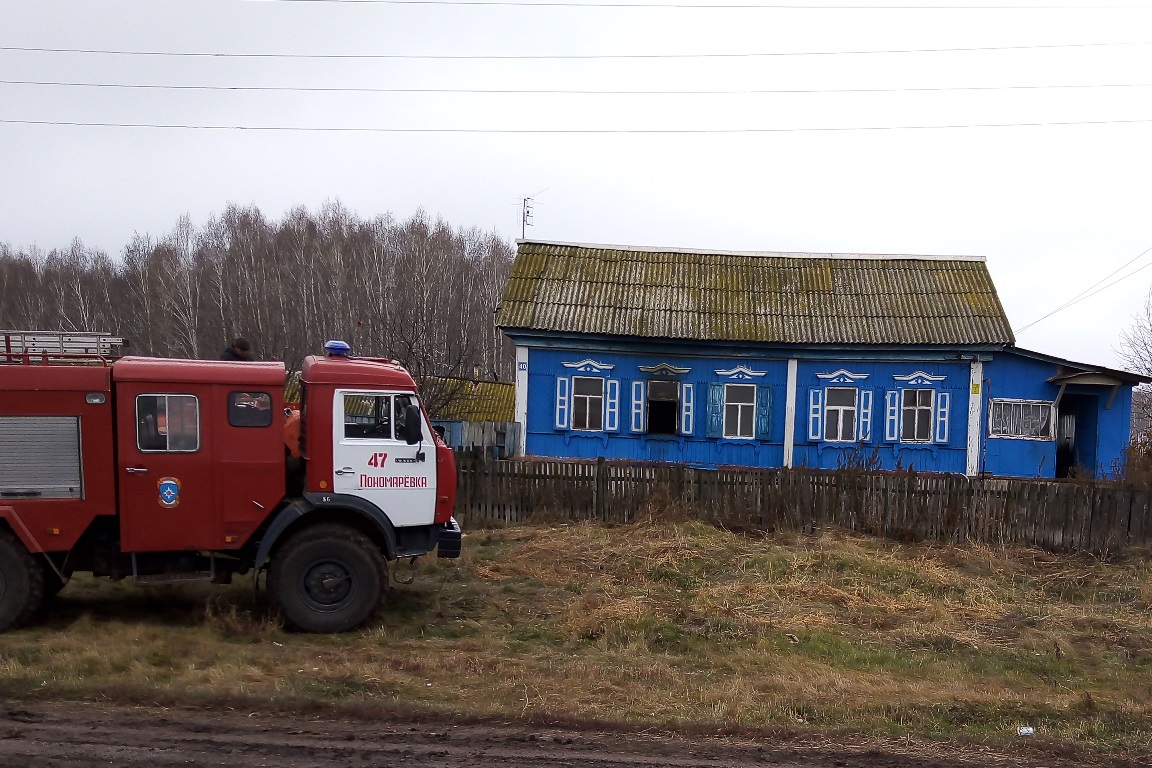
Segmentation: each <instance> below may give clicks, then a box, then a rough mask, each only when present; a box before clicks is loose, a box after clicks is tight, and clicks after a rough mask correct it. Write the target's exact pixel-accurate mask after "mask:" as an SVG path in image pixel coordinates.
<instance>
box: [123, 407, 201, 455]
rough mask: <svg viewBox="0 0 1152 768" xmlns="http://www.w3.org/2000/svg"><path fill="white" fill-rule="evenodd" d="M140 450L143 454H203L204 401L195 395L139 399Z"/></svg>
mask: <svg viewBox="0 0 1152 768" xmlns="http://www.w3.org/2000/svg"><path fill="white" fill-rule="evenodd" d="M136 447H137V448H139V449H140V450H141V451H143V452H152V453H157V452H162V453H195V452H196V451H198V450H200V401H199V400H198V399H197V398H196V397H195V396H194V395H139V396H137V398H136Z"/></svg>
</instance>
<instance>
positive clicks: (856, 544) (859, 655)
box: [0, 515, 1152, 750]
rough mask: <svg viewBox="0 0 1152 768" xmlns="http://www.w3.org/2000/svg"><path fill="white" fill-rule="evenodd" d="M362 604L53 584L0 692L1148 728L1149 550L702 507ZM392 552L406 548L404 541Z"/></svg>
mask: <svg viewBox="0 0 1152 768" xmlns="http://www.w3.org/2000/svg"><path fill="white" fill-rule="evenodd" d="M464 551H465V555H464V557H463V559H462V560H461V561H460V562H459V563H451V562H444V561H440V562H437V561H430V562H427V563H423V564H422V565H420V566H418V568H417V570H416V578H415V581H414V583H413V584H412V585H410V586H400V587H396V588H395V590H394V593H393V595H392V601H391V604H390V606H389V608H388V609H387V610H385V611H384V613H383V615H382V616H381V618H380V620H379V621H378V622H377V623H376V624H374V625H373V626H371V627H369V628H366V629H364V630H362V631H360V632H357V633H352V634H349V635H343V636H336V637H318V636H308V635H294V634H288V633H285V632H283V631H282V630H281V629H280V627H279V624H278V623H277V621H276V619H275V617H274V616H271V615H269V612H268V608H267V604H266V602H265V601H264V599H263V597H262V596H260V597H254V596H253V593H252V590H251V585H250V584H244V585H240V584H237V585H235V586H233V587H230V588H215V589H212V588H208V587H204V588H188V589H184V590H176V589H172V588H165V589H163V590H162V591H156V590H151V591H149V590H145V589H142V588H135V587H130V586H127V585H117V584H109V583H105V582H99V581H95V580H78V581H77V582H75V583H73V584H71V585H69V586H68V587H67V588H66V589H65V590H64V592H63V593H61V596H60V599H59V601H58V603H57V604H56V606H55V607H54V608H53V609H52V611H51V612H49V613H48V614H47V615H46V616H45V618H44V620H43V621H42V622H41V623H40V624H39V625H37V626H34V627H30V628H28V629H24V630H21V631H19V632H14V633H10V634H8V635H5V636H0V692H3V693H7V694H8V695H20V696H46V697H93V696H96V697H106V698H109V699H112V700H117V701H121V700H123V701H132V702H139V701H144V702H147V701H149V700H156V701H165V702H171V701H179V700H196V701H211V700H213V699H215V700H218V701H237V700H242V701H246V702H255V703H260V702H263V703H265V704H267V705H269V706H279V707H305V706H314V705H317V704H320V705H332V706H337V705H351V704H355V705H357V706H377V707H388V708H392V709H406V708H418V709H425V710H435V711H440V712H447V713H455V714H463V715H478V716H497V717H529V718H536V719H545V718H553V719H563V720H573V719H575V720H580V719H583V720H597V721H616V722H629V723H652V724H662V725H679V726H686V725H694V726H710V727H716V728H762V727H780V726H789V727H801V728H819V729H827V730H830V731H854V732H868V733H883V734H917V735H922V736H929V737H946V738H952V737H956V736H957V735H959V736H962V737H971V738H990V739H993V740H995V739H999V738H1007V737H1009V735H1010V734H1012V733H1014V730H1015V728H1016V726H1018V725H1031V726H1033V727H1035V728H1036V729H1037V732H1038V733H1039V734H1042V735H1043V736H1044V737H1046V738H1055V739H1063V740H1071V741H1075V742H1077V743H1078V744H1079V745H1082V746H1087V747H1089V748H1092V749H1100V750H1117V749H1124V750H1143V749H1148V748H1149V747H1150V745H1152V704H1150V702H1152V612H1150V610H1149V609H1150V608H1152V557H1150V556H1149V554H1148V553H1129V554H1127V555H1126V556H1125V557H1123V558H1120V559H1119V560H1117V561H1115V562H1108V563H1106V562H1099V561H1095V560H1091V559H1085V558H1079V557H1070V556H1055V555H1050V554H1046V553H1043V552H1039V551H1033V550H998V549H991V548H988V547H982V546H969V547H963V548H957V547H934V546H927V545H902V544H896V543H893V542H887V541H881V540H876V539H871V538H864V537H856V536H849V535H844V534H842V533H836V532H833V533H827V534H824V535H820V536H816V537H799V536H795V535H791V536H779V537H773V538H768V539H759V538H753V537H748V536H741V535H736V534H732V533H728V532H725V531H722V530H718V529H715V528H712V527H709V526H706V525H702V524H699V523H692V522H686V521H679V520H671V521H669V520H661V519H660V517H659V515H651V516H650V517H649V520H648V521H647V522H643V523H640V524H637V525H633V526H626V527H616V528H608V527H599V526H593V525H572V526H555V527H519V528H508V529H504V530H496V531H480V532H478V533H473V534H470V535H469V536H468V537H467V539H466V542H465V549H464ZM401 568H402V569H404V568H406V566H401Z"/></svg>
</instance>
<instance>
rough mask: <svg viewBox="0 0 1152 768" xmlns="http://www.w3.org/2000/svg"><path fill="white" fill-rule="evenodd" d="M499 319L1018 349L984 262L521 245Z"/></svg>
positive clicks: (592, 328) (773, 338)
mask: <svg viewBox="0 0 1152 768" xmlns="http://www.w3.org/2000/svg"><path fill="white" fill-rule="evenodd" d="M497 325H499V326H500V327H501V328H504V329H505V330H508V331H515V330H531V331H554V332H560V333H588V334H603V335H611V336H638V337H648V338H673V339H687V340H697V341H748V342H762V343H780V344H910V345H911V344H916V345H919V344H930V345H989V344H991V345H998V344H1012V343H1013V342H1014V339H1013V336H1012V328H1011V326H1009V324H1008V318H1007V317H1006V316H1005V314H1004V308H1003V307H1002V306H1001V305H1000V299H999V298H998V297H997V296H996V288H995V286H994V285H993V284H992V277H991V275H989V273H988V268H987V266H986V265H985V263H984V259H983V258H982V257H974V256H887V255H868V254H828V253H824V254H818V253H775V252H768V253H733V252H718V251H698V250H684V249H656V248H635V247H628V246H607V245H579V244H573V243H549V242H540V241H520V242H519V248H518V250H517V252H516V260H515V262H514V263H513V265H512V273H511V275H510V277H509V280H508V287H507V288H506V289H505V291H504V299H503V301H502V302H501V305H500V313H499V315H498V318H497Z"/></svg>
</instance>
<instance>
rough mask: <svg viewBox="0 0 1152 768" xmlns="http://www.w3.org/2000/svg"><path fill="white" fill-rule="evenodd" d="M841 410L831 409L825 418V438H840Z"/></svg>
mask: <svg viewBox="0 0 1152 768" xmlns="http://www.w3.org/2000/svg"><path fill="white" fill-rule="evenodd" d="M839 414H840V412H839V411H829V412H828V414H827V417H826V418H825V419H824V439H825V440H839V439H840V419H839Z"/></svg>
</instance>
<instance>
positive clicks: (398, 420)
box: [382, 395, 420, 440]
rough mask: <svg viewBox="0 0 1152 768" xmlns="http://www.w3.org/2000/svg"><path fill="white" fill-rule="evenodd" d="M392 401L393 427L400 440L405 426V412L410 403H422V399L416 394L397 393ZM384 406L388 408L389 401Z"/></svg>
mask: <svg viewBox="0 0 1152 768" xmlns="http://www.w3.org/2000/svg"><path fill="white" fill-rule="evenodd" d="M392 403H393V405H392V429H393V432H394V433H395V435H396V439H397V440H400V439H401V437H400V434H401V432H400V430H401V429H403V428H404V419H405V415H404V412H405V411H406V410H407V409H408V406H410V405H417V406H418V405H420V400H419V399H418V398H417V397H416V395H396V396H394V397H393V398H392ZM382 407H383V408H387V407H388V405H387V403H385V404H383V405H382Z"/></svg>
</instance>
